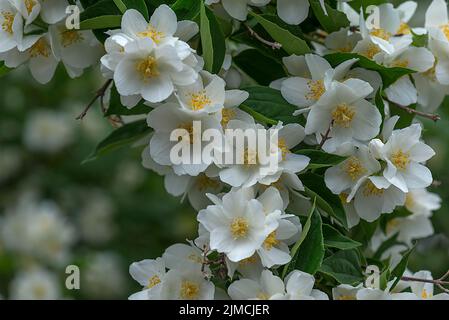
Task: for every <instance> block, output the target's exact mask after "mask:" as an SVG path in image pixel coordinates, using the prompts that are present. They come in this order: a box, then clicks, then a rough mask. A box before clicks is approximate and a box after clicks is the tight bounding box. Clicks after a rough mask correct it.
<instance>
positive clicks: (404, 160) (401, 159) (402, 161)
mask: <svg viewBox="0 0 449 320" xmlns="http://www.w3.org/2000/svg"><path fill="white" fill-rule="evenodd" d="M390 160H391V162H392V163H393V164H394V165H395V167H396V168H398V169H399V170H405V169H406V168H407V166H408V164H409V163H410V154H409V153H408V152H403V151H402V150H400V149H399V150H398V151H396V152H395V153H393V154H392V155H391V158H390Z"/></svg>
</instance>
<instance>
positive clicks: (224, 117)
mask: <svg viewBox="0 0 449 320" xmlns="http://www.w3.org/2000/svg"><path fill="white" fill-rule="evenodd" d="M235 116H236V112H235V110H232V109H222V110H221V125H222V126H223V127H226V126H227V125H228V123H229V121H231V120H232V119H234V117H235Z"/></svg>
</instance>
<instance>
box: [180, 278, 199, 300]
mask: <svg viewBox="0 0 449 320" xmlns="http://www.w3.org/2000/svg"><path fill="white" fill-rule="evenodd" d="M199 293H200V286H199V285H198V284H197V283H195V282H192V281H188V280H184V281H182V283H181V290H180V293H179V296H180V297H181V299H184V300H194V299H197V298H198V296H199Z"/></svg>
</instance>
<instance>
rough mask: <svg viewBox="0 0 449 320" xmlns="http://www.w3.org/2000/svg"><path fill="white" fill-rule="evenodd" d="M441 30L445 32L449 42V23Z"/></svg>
mask: <svg viewBox="0 0 449 320" xmlns="http://www.w3.org/2000/svg"><path fill="white" fill-rule="evenodd" d="M440 28H441V30H442V31H443V33H444V35H445V36H446V38H447V40H449V23H448V24H445V25H442V26H441V27H440Z"/></svg>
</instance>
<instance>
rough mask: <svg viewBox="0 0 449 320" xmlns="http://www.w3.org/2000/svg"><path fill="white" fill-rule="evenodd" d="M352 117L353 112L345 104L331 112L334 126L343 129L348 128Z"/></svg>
mask: <svg viewBox="0 0 449 320" xmlns="http://www.w3.org/2000/svg"><path fill="white" fill-rule="evenodd" d="M354 116H355V111H354V110H353V108H352V107H351V106H348V105H347V104H346V103H342V104H339V105H338V106H337V107H336V108H335V110H334V111H333V112H332V120H333V121H334V124H336V125H338V126H340V127H343V128H349V126H350V124H351V122H352V119H354Z"/></svg>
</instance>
